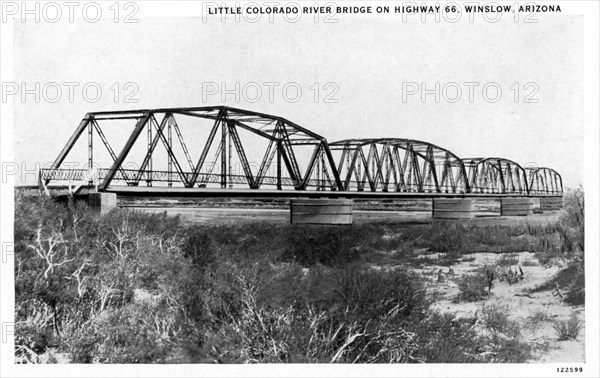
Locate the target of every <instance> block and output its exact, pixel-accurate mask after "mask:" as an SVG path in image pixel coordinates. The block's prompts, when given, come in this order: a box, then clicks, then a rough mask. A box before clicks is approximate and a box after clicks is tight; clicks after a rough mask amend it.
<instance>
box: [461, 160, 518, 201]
mask: <svg viewBox="0 0 600 378" xmlns="http://www.w3.org/2000/svg"><path fill="white" fill-rule="evenodd" d="M463 162H464V164H465V167H466V169H467V172H468V177H469V183H470V186H471V192H472V193H501V194H517V195H528V194H529V185H528V184H527V173H526V171H525V169H523V167H521V165H519V164H518V163H515V162H514V161H512V160H509V159H504V158H499V157H490V158H469V159H463Z"/></svg>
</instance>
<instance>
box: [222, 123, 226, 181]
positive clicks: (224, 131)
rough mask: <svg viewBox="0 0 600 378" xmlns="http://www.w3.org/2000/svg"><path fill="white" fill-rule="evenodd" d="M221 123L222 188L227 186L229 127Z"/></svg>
mask: <svg viewBox="0 0 600 378" xmlns="http://www.w3.org/2000/svg"><path fill="white" fill-rule="evenodd" d="M225 124H226V123H225V122H222V123H221V189H225V188H226V187H227V127H225Z"/></svg>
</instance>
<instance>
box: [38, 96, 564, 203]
mask: <svg viewBox="0 0 600 378" xmlns="http://www.w3.org/2000/svg"><path fill="white" fill-rule="evenodd" d="M115 125H116V126H115ZM113 126H114V127H113ZM111 128H112V129H117V130H118V131H120V132H121V136H117V137H113V138H112V140H111V139H110V138H109V137H108V136H107V135H109V133H110V131H112V129H111ZM84 134H87V138H86V137H84ZM115 139H117V140H115ZM98 140H99V141H100V143H98ZM77 146H80V147H81V146H83V151H84V152H83V154H84V155H87V156H82V155H79V156H75V152H74V150H75V149H76V147H77ZM97 146H100V147H97ZM117 147H119V148H118V149H117ZM79 149H80V150H81V148H79ZM99 150H101V151H99ZM80 152H81V151H80ZM99 154H103V156H104V160H101V159H99V157H98V155H99ZM71 155H73V156H71ZM82 160H85V161H86V163H85V164H81V165H77V164H73V162H78V163H82ZM74 165H75V166H76V167H74ZM66 183H68V184H69V185H80V186H88V187H89V186H94V187H95V188H96V190H97V191H100V192H116V193H117V194H120V195H136V196H143V195H161V196H168V195H173V196H211V195H213V196H214V195H219V194H220V195H227V196H229V195H231V196H238V195H239V196H252V195H268V196H298V195H301V196H305V195H306V196H325V197H436V196H458V197H469V196H476V197H481V196H492V197H503V196H533V197H543V196H561V195H562V192H563V186H562V178H561V176H560V174H559V173H558V172H556V171H555V170H553V169H551V168H544V167H536V168H524V167H522V166H521V165H519V164H518V163H516V162H514V161H512V160H509V159H505V158H499V157H490V158H468V159H465V158H460V157H458V156H457V155H455V154H454V153H452V152H451V151H449V150H447V149H445V148H442V147H439V146H436V145H434V144H431V143H428V142H424V141H418V140H412V139H404V138H380V139H347V140H341V141H337V142H333V143H328V142H327V140H326V139H325V138H324V137H322V136H320V135H318V134H316V133H314V132H313V131H311V130H309V129H306V128H304V127H301V126H299V125H297V124H295V123H294V122H291V121H289V120H287V119H285V118H282V117H279V116H274V115H269V114H264V113H258V112H253V111H248V110H243V109H236V108H232V107H226V106H213V107H197V108H169V109H148V110H132V111H108V112H94V113H88V114H86V115H85V117H84V118H83V119H82V121H81V122H80V124H79V126H78V127H77V129H76V130H75V132H74V133H73V135H72V136H71V138H70V139H69V141H68V142H67V144H66V145H65V147H64V148H63V150H62V151H61V152H60V154H59V155H58V157H57V158H56V160H55V161H54V163H53V164H52V166H51V168H49V169H41V170H40V172H39V184H40V187H41V188H44V189H48V188H49V187H52V185H61V184H62V185H65V184H66ZM299 191H301V192H302V193H299Z"/></svg>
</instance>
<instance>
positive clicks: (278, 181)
mask: <svg viewBox="0 0 600 378" xmlns="http://www.w3.org/2000/svg"><path fill="white" fill-rule="evenodd" d="M281 148H282V146H281V139H279V140H277V190H281Z"/></svg>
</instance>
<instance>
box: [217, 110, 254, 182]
mask: <svg viewBox="0 0 600 378" xmlns="http://www.w3.org/2000/svg"><path fill="white" fill-rule="evenodd" d="M223 127H225V125H223ZM233 127H235V126H232V125H231V124H230V122H229V121H227V139H228V145H227V166H228V167H227V177H228V178H229V183H230V184H229V185H230V186H231V184H232V183H233V182H234V181H233V180H232V178H231V175H232V173H233V172H232V171H233V168H232V166H231V156H232V155H233V148H232V147H233V146H232V145H231V144H232V141H231V134H232V130H231V129H232V128H233ZM249 181H250V186H252V180H249Z"/></svg>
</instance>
